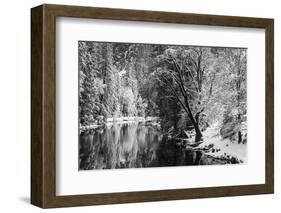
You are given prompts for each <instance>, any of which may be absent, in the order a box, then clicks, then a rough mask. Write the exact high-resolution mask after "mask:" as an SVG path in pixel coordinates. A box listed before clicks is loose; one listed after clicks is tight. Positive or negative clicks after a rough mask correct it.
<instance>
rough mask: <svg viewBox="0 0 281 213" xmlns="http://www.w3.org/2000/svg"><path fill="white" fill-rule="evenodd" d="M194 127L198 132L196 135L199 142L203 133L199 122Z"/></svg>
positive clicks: (196, 140)
mask: <svg viewBox="0 0 281 213" xmlns="http://www.w3.org/2000/svg"><path fill="white" fill-rule="evenodd" d="M194 128H195V132H196V135H195V142H199V141H201V140H202V133H201V130H200V128H199V125H198V124H195V126H194Z"/></svg>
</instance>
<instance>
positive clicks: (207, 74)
mask: <svg viewBox="0 0 281 213" xmlns="http://www.w3.org/2000/svg"><path fill="white" fill-rule="evenodd" d="M78 75H79V88H78V89H79V97H78V98H79V106H78V109H79V112H78V113H79V123H78V130H77V131H79V139H78V144H79V146H78V149H79V150H78V158H79V166H78V167H79V168H78V169H79V170H80V171H81V170H99V169H121V168H147V167H170V166H203V165H226V164H228V165H230V164H247V48H243V47H217V46H193V44H192V45H190V44H188V43H187V44H186V45H174V44H149V43H120V42H100V41H98V42H97V41H78Z"/></svg>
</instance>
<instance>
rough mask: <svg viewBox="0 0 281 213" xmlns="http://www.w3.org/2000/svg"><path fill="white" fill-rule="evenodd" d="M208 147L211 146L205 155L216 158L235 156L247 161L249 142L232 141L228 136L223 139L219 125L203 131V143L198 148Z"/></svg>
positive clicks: (243, 161)
mask: <svg viewBox="0 0 281 213" xmlns="http://www.w3.org/2000/svg"><path fill="white" fill-rule="evenodd" d="M206 147H211V149H210V151H209V152H207V153H205V155H208V156H211V157H214V158H232V157H234V158H236V159H237V160H239V161H240V162H241V163H247V143H245V144H242V143H240V144H238V143H237V141H235V142H232V141H230V139H228V138H226V139H223V138H222V137H221V135H220V134H219V128H218V127H217V126H211V127H209V128H208V129H206V131H204V132H203V143H201V144H200V145H199V146H198V147H197V148H198V149H204V148H206Z"/></svg>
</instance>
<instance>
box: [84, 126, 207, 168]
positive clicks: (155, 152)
mask: <svg viewBox="0 0 281 213" xmlns="http://www.w3.org/2000/svg"><path fill="white" fill-rule="evenodd" d="M201 156H202V153H201V152H200V151H191V150H186V149H183V148H182V147H180V146H178V145H176V143H175V142H174V141H173V140H168V139H167V137H163V136H162V134H161V132H160V131H159V130H158V129H157V128H156V127H154V126H151V125H145V124H144V123H137V122H132V123H123V124H118V123H114V124H112V125H111V126H107V127H104V128H100V129H96V130H92V131H88V132H83V133H81V134H80V139H79V169H80V170H92V169H117V168H143V167H163V166H184V165H198V164H199V163H200V158H201Z"/></svg>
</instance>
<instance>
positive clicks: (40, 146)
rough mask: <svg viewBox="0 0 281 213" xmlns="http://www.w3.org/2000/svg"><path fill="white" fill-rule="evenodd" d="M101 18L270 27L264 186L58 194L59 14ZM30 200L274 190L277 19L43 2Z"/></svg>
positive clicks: (104, 200)
mask: <svg viewBox="0 0 281 213" xmlns="http://www.w3.org/2000/svg"><path fill="white" fill-rule="evenodd" d="M59 16H64V17H75V18H96V19H111V20H127V21H146V22H163V23H177V24H196V25H210V26H230V27H248V28H263V29H265V30H266V38H265V39H266V72H265V74H266V121H265V122H266V138H265V142H266V150H265V152H266V168H265V171H266V183H265V184H259V185H245V186H227V187H224V186H222V187H209V188H195V189H177V190H175V189H171V190H159V191H143V192H124V193H106V194H91V195H74V196H72V195H69V196H56V52H55V50H56V41H55V39H56V17H59ZM31 25H32V29H31V96H32V97H31V115H32V116H31V203H32V204H34V205H36V206H39V207H42V208H51V207H65V206H80V205H99V204H113V203H131V202H147V201H162V200H178V199H190V198H207V197H218V196H236V195H252V194H265V193H273V191H274V95H273V94H274V84H273V83H274V71H273V69H274V68H273V67H274V60H273V58H274V36H273V34H274V33H273V31H274V29H273V28H274V23H273V20H272V19H261V18H249V17H233V16H217V15H199V14H186V13H170V12H155V11H140V10H125V9H110V8H92V7H77V6H65V5H41V6H39V7H36V8H32V10H31Z"/></svg>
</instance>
